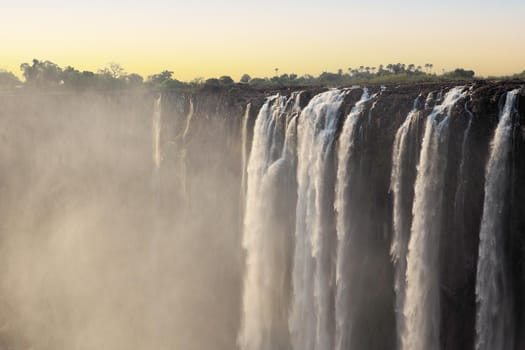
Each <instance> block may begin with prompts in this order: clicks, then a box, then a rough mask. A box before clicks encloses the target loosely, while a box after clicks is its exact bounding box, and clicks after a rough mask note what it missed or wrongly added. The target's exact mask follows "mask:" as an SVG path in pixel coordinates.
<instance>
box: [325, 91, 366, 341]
mask: <svg viewBox="0 0 525 350" xmlns="http://www.w3.org/2000/svg"><path fill="white" fill-rule="evenodd" d="M370 98H371V97H370V96H369V94H368V91H367V90H366V89H364V91H363V94H362V96H361V99H360V100H359V101H358V102H357V103H356V105H355V106H354V107H352V110H351V112H350V114H349V115H348V116H347V117H346V120H345V122H344V125H343V130H342V131H341V135H340V137H339V149H338V152H337V179H336V185H335V204H334V207H335V210H336V213H337V216H336V217H337V219H336V228H337V242H338V243H337V245H338V248H337V260H336V295H335V327H336V330H335V349H337V350H345V349H347V348H348V346H350V344H351V338H352V321H353V319H352V310H351V309H352V303H351V302H350V298H351V293H352V291H351V288H352V286H351V285H350V276H348V275H349V274H350V272H349V270H350V269H351V266H349V265H350V264H349V259H350V256H349V255H350V254H349V251H348V247H349V246H351V244H352V242H351V241H352V227H351V222H349V220H348V219H349V217H348V214H349V212H348V208H347V199H348V198H351V196H352V194H351V189H349V185H350V183H351V171H352V170H353V169H352V168H353V167H354V166H356V165H357V164H356V162H355V161H354V160H353V157H354V152H355V142H356V139H357V138H358V134H359V120H360V119H361V114H362V113H363V110H364V107H365V103H366V102H367V101H368V100H370Z"/></svg>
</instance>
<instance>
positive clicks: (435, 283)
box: [402, 87, 464, 350]
mask: <svg viewBox="0 0 525 350" xmlns="http://www.w3.org/2000/svg"><path fill="white" fill-rule="evenodd" d="M463 90H464V88H463V87H456V88H453V89H451V90H450V91H449V92H448V93H447V94H446V96H445V98H444V100H443V102H442V103H441V104H440V105H437V106H435V107H434V109H433V110H432V113H431V114H430V116H428V118H427V121H426V125H425V133H424V136H423V144H422V147H421V153H420V158H419V165H418V171H417V178H416V183H415V198H414V206H413V210H412V213H413V221H412V226H411V234H410V241H409V246H408V256H407V272H406V283H407V285H406V299H405V304H404V325H403V327H402V329H403V337H402V349H403V350H421V349H425V350H434V349H436V350H437V349H440V342H439V322H440V308H439V292H440V289H439V265H438V263H439V260H438V257H439V249H438V247H439V236H440V233H441V232H440V230H441V220H442V219H441V210H442V208H441V206H442V204H443V191H444V188H443V185H444V179H445V173H446V169H447V158H446V155H447V152H446V151H447V146H448V134H449V117H450V113H451V110H452V108H453V107H454V105H455V104H456V102H457V101H458V100H460V99H461V98H462V97H463V96H464V94H463V93H462V91H463Z"/></svg>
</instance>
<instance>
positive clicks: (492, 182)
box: [476, 89, 519, 350]
mask: <svg viewBox="0 0 525 350" xmlns="http://www.w3.org/2000/svg"><path fill="white" fill-rule="evenodd" d="M518 92H519V89H516V90H513V91H509V92H508V93H507V95H506V101H505V105H504V106H503V109H502V110H501V112H500V116H499V122H498V126H497V128H496V132H495V134H494V138H493V139H492V144H491V152H490V159H489V161H488V164H487V170H486V174H485V200H484V206H483V217H482V220H481V229H480V243H479V258H478V269H477V280H476V297H477V303H478V312H477V319H476V335H477V339H476V350H489V349H490V350H510V349H513V346H514V334H513V333H514V332H513V324H512V316H511V311H512V294H511V290H510V285H509V275H508V274H509V271H508V270H507V268H506V265H507V262H506V261H505V249H504V244H505V239H506V238H505V236H506V233H507V232H506V227H507V226H506V223H505V219H506V217H507V216H506V215H505V212H506V210H507V208H508V207H507V205H506V204H507V202H508V186H509V177H510V167H509V160H510V150H511V145H512V128H513V122H512V116H513V113H514V109H515V102H516V95H517V94H518Z"/></svg>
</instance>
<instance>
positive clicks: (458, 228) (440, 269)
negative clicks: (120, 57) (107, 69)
mask: <svg viewBox="0 0 525 350" xmlns="http://www.w3.org/2000/svg"><path fill="white" fill-rule="evenodd" d="M363 72H364V73H366V72H365V70H363ZM344 74H346V73H344ZM127 84H131V83H129V81H128V83H127ZM137 84H138V83H137ZM140 84H142V82H140ZM523 84H524V81H523V80H519V79H514V80H499V81H489V80H481V79H480V80H472V79H470V80H461V78H454V79H453V78H450V77H449V80H448V81H447V79H446V78H443V79H439V80H438V81H436V80H430V81H412V82H410V81H408V82H407V81H403V83H385V84H384V85H381V84H377V83H373V82H368V83H367V82H362V83H360V84H359V85H340V86H334V85H333V84H332V87H326V86H323V85H321V84H317V83H316V84H311V85H286V84H282V83H281V82H278V83H275V84H266V85H265V84H262V85H261V84H259V85H254V84H247V83H237V84H234V83H232V82H225V81H224V80H217V82H215V81H212V82H208V83H203V84H201V85H199V86H173V85H171V86H167V85H161V86H154V85H140V86H138V87H137V86H135V87H133V86H125V87H122V88H115V87H114V86H113V87H111V88H102V87H101V85H96V86H97V87H96V88H82V89H75V88H73V87H71V86H67V84H65V83H64V82H62V83H60V84H58V85H56V86H55V87H54V88H50V87H42V86H40V87H39V86H37V85H35V86H30V85H27V84H26V85H24V86H22V87H19V88H16V87H13V88H10V89H6V90H3V91H2V92H0V159H1V162H0V167H1V171H0V194H1V195H0V217H1V219H0V348H2V349H13V350H18V349H34V350H37V349H38V350H40V349H42V350H52V349H53V350H60V349H64V350H66V349H67V350H71V349H77V350H91V349H100V350H106V349H107V350H114V349H159V350H161V349H188V350H190V349H195V350H207V349H217V350H231V349H239V350H358V349H359V350H361V349H365V350H374V349H378V350H382V349H399V350H422V349H425V350H441V349H446V350H455V349H457V350H464V349H472V350H474V349H476V350H518V349H522V348H523V347H524V346H525V299H524V295H525V271H524V265H523V264H524V262H525V186H524V185H525V182H524V180H523V179H524V178H525V89H523ZM329 85H330V84H329Z"/></svg>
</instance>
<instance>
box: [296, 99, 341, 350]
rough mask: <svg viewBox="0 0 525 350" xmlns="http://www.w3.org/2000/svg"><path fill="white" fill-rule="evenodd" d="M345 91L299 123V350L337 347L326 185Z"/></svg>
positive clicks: (313, 107)
mask: <svg viewBox="0 0 525 350" xmlns="http://www.w3.org/2000/svg"><path fill="white" fill-rule="evenodd" d="M344 96H345V91H340V90H330V91H327V92H324V93H321V94H318V95H316V96H315V97H314V98H313V99H312V100H311V101H310V102H309V104H308V105H307V106H306V107H305V109H304V110H303V111H302V112H301V115H300V118H299V124H298V145H297V157H298V163H297V167H298V169H297V185H298V191H297V193H298V198H297V209H296V218H297V219H296V227H295V253H294V265H293V291H294V295H293V304H292V313H291V316H290V322H289V325H290V332H291V335H292V344H293V348H294V349H297V350H299V349H304V350H313V349H320V350H321V349H328V348H330V347H331V344H332V336H331V329H333V326H332V325H331V322H333V321H332V320H331V317H330V313H331V312H332V311H331V310H332V309H333V306H331V305H330V303H331V293H332V288H333V282H332V275H333V274H332V272H331V269H332V268H331V265H330V261H329V260H330V256H331V254H333V249H332V244H333V240H334V238H333V237H331V236H330V234H329V232H327V229H326V228H327V226H326V220H327V215H328V214H327V213H326V212H325V210H326V209H327V204H326V203H325V201H327V198H328V197H327V196H329V192H330V189H329V187H328V185H327V184H326V183H325V181H326V173H327V171H329V169H328V164H329V159H330V157H331V156H332V150H333V143H334V138H335V134H336V130H337V122H338V118H339V109H340V106H341V103H342V102H343V99H344Z"/></svg>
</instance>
